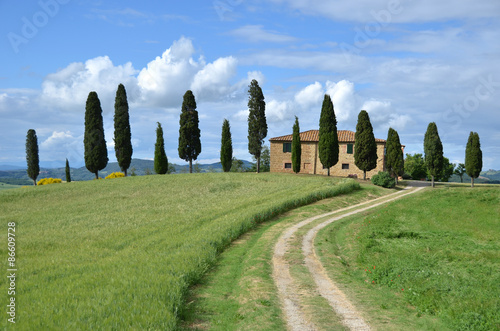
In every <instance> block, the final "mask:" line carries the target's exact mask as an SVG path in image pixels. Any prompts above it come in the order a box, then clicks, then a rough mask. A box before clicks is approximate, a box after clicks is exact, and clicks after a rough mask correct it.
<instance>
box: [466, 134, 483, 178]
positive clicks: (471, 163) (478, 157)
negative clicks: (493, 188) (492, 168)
mask: <svg viewBox="0 0 500 331" xmlns="http://www.w3.org/2000/svg"><path fill="white" fill-rule="evenodd" d="M482 169H483V152H482V151H481V143H480V141H479V134H478V133H477V132H472V131H471V133H470V134H469V140H468V141H467V146H466V148H465V172H466V173H467V175H469V176H470V180H471V187H474V178H477V177H479V174H480V173H481V170H482Z"/></svg>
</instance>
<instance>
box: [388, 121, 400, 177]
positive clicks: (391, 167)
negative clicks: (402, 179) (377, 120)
mask: <svg viewBox="0 0 500 331" xmlns="http://www.w3.org/2000/svg"><path fill="white" fill-rule="evenodd" d="M386 148H387V152H386V166H387V171H388V172H389V174H390V175H391V176H392V177H394V179H395V180H396V185H397V184H398V176H402V175H403V173H404V157H403V150H402V148H401V142H400V140H399V135H398V132H397V131H396V130H394V129H393V128H389V132H388V133H387V142H386Z"/></svg>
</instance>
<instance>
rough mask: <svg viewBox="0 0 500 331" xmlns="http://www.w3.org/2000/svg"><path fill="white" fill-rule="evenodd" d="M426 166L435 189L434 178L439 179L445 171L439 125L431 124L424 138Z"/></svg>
mask: <svg viewBox="0 0 500 331" xmlns="http://www.w3.org/2000/svg"><path fill="white" fill-rule="evenodd" d="M424 153H425V166H426V167H427V170H429V173H430V175H431V179H432V182H431V186H432V187H434V177H437V176H438V175H439V174H440V173H441V171H442V170H443V144H442V143H441V138H439V133H438V129H437V125H436V123H434V122H431V123H429V125H428V126H427V131H426V132H425V137H424Z"/></svg>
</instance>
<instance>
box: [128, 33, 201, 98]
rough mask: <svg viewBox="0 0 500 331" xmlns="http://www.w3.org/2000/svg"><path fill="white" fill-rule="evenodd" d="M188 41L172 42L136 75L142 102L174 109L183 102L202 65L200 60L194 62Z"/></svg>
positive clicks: (190, 43) (192, 50)
mask: <svg viewBox="0 0 500 331" xmlns="http://www.w3.org/2000/svg"><path fill="white" fill-rule="evenodd" d="M194 52H195V51H194V47H193V43H192V42H191V40H189V39H187V38H185V37H182V38H181V39H179V40H177V41H174V43H173V44H172V46H171V47H170V48H169V49H167V50H166V51H165V52H164V53H163V54H162V56H161V57H160V56H158V57H156V59H154V60H153V61H151V62H149V63H148V64H147V67H146V68H144V69H142V70H141V72H140V73H139V76H138V77H137V79H138V84H139V87H140V88H141V90H142V100H141V102H142V103H143V104H145V105H149V106H156V107H164V108H169V107H175V106H177V105H179V104H180V103H181V102H182V99H181V98H182V95H184V93H185V92H186V91H187V90H189V88H190V87H191V84H192V81H193V77H194V76H195V75H196V73H197V72H198V71H199V70H200V69H202V68H203V66H204V65H205V63H204V61H203V59H200V61H198V62H197V61H194V60H193V59H192V56H193V54H194Z"/></svg>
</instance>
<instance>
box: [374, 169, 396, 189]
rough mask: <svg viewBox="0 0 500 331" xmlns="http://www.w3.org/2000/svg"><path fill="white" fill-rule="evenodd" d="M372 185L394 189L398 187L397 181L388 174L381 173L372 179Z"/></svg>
mask: <svg viewBox="0 0 500 331" xmlns="http://www.w3.org/2000/svg"><path fill="white" fill-rule="evenodd" d="M372 183H373V184H375V185H377V186H382V187H387V188H392V187H394V186H396V181H395V180H394V178H392V177H391V175H389V173H388V172H383V171H380V172H379V173H378V174H376V175H375V176H373V177H372Z"/></svg>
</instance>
